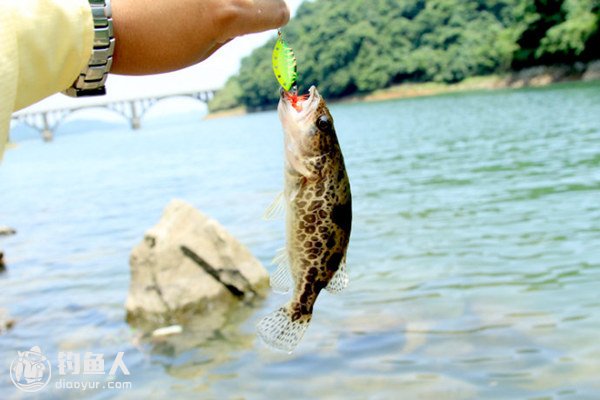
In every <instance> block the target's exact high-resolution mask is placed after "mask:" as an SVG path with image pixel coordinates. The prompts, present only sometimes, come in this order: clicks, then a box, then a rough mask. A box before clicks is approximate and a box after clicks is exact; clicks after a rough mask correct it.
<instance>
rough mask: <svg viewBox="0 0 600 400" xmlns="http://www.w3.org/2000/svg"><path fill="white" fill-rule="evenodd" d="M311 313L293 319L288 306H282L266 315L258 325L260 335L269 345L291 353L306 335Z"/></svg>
mask: <svg viewBox="0 0 600 400" xmlns="http://www.w3.org/2000/svg"><path fill="white" fill-rule="evenodd" d="M310 318H311V316H310V315H303V316H302V317H301V318H300V319H298V320H296V321H292V316H291V314H290V312H289V311H288V308H287V307H281V308H280V309H279V310H277V311H275V312H272V313H271V314H269V315H267V316H266V317H264V318H263V319H262V320H261V321H260V322H259V323H258V325H257V326H256V328H257V331H258V335H259V336H260V338H261V339H262V340H263V341H264V342H265V343H266V344H267V345H269V346H271V347H274V348H276V349H278V350H283V351H286V352H288V353H291V352H292V351H293V350H294V349H295V348H296V346H297V345H298V343H299V342H300V340H301V339H302V336H304V332H305V331H306V328H308V324H309V322H310Z"/></svg>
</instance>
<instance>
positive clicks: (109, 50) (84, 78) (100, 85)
mask: <svg viewBox="0 0 600 400" xmlns="http://www.w3.org/2000/svg"><path fill="white" fill-rule="evenodd" d="M88 1H89V4H90V8H91V11H92V19H93V23H94V42H93V46H94V47H93V50H92V54H91V56H90V59H89V61H88V64H87V65H86V66H85V67H84V68H83V69H82V70H81V72H80V74H79V76H78V77H77V79H76V80H75V81H74V82H73V84H72V85H71V87H69V88H68V89H67V90H65V91H64V92H63V93H65V94H66V95H68V96H72V97H81V96H94V95H102V94H105V93H106V89H105V86H104V85H105V83H106V78H107V76H108V72H109V71H110V69H111V66H112V56H113V53H114V48H115V39H114V33H113V24H112V11H111V3H110V0H88Z"/></svg>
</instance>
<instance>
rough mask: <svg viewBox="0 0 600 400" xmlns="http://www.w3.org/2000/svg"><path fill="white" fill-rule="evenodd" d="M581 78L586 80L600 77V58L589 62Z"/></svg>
mask: <svg viewBox="0 0 600 400" xmlns="http://www.w3.org/2000/svg"><path fill="white" fill-rule="evenodd" d="M581 79H582V80H584V81H594V80H596V79H600V60H597V61H592V62H591V63H589V64H588V66H587V68H586V70H585V73H584V74H583V76H582V77H581Z"/></svg>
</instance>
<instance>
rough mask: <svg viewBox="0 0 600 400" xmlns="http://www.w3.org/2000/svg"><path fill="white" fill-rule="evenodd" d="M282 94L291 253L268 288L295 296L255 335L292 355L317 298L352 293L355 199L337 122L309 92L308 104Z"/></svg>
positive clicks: (265, 320) (287, 252)
mask: <svg viewBox="0 0 600 400" xmlns="http://www.w3.org/2000/svg"><path fill="white" fill-rule="evenodd" d="M280 92H281V96H280V99H279V105H278V115H279V119H280V120H281V124H282V127H283V131H284V153H285V157H284V158H285V163H284V164H285V165H284V191H283V196H280V199H281V198H282V199H283V204H284V208H285V214H286V223H285V225H286V246H285V248H284V249H283V250H282V251H281V252H280V253H279V254H278V256H277V257H276V258H275V261H276V262H277V264H278V266H277V269H276V271H275V272H274V273H273V274H272V275H271V280H270V281H271V287H272V288H273V290H274V291H275V292H281V293H286V292H288V291H289V290H290V289H291V288H293V294H292V298H291V300H290V301H289V302H288V303H287V304H285V305H284V306H282V307H280V308H279V309H278V310H276V311H274V312H272V313H271V314H269V315H267V316H265V317H264V318H263V319H262V320H261V321H260V322H259V323H258V325H257V331H258V336H259V337H260V338H261V339H262V340H263V341H264V342H265V343H266V344H267V345H269V346H270V347H273V348H275V349H278V350H283V351H286V352H288V353H291V352H292V351H293V350H294V349H295V348H296V346H297V345H298V343H299V342H300V340H301V339H302V337H303V336H304V333H305V331H306V329H307V328H308V326H309V323H310V321H311V319H312V314H313V309H314V305H315V302H316V300H317V297H318V296H319V294H320V292H321V291H322V290H323V289H325V290H327V291H329V292H331V293H338V292H340V291H342V290H343V289H344V288H346V286H347V285H348V273H347V270H346V253H347V250H348V244H349V242H350V232H351V227H352V195H351V189H350V180H349V179H348V174H347V172H346V167H345V164H344V156H343V155H342V151H341V148H340V144H339V142H338V139H337V135H336V131H335V127H334V124H333V117H332V116H331V113H330V112H329V109H328V108H327V104H326V103H325V100H324V99H323V97H322V96H321V95H320V94H319V92H318V90H317V88H316V87H315V86H311V88H310V89H309V94H308V95H304V96H299V95H298V94H297V91H295V90H294V91H291V92H288V91H285V90H283V89H281V90H280ZM277 208H279V207H278V206H276V205H274V206H272V207H271V210H276V209H277Z"/></svg>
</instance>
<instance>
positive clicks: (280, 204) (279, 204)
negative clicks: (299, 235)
mask: <svg viewBox="0 0 600 400" xmlns="http://www.w3.org/2000/svg"><path fill="white" fill-rule="evenodd" d="M284 215H285V201H284V196H283V192H279V194H277V196H275V199H273V202H272V203H271V204H270V205H269V207H267V209H266V210H265V213H264V214H263V219H265V220H271V219H276V218H279V217H283V216H284Z"/></svg>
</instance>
